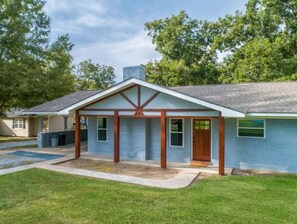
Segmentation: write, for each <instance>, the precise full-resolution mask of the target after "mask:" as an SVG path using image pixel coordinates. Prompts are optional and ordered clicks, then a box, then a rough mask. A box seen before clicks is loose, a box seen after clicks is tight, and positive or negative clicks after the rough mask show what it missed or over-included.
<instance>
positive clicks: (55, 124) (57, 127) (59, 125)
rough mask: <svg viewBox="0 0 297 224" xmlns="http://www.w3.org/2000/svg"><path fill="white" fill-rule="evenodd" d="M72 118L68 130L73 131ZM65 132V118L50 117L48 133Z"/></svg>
mask: <svg viewBox="0 0 297 224" xmlns="http://www.w3.org/2000/svg"><path fill="white" fill-rule="evenodd" d="M72 119H73V118H72V117H68V119H67V129H68V130H72V129H73V128H72V126H73V125H72ZM57 131H64V118H63V117H62V116H51V117H49V124H48V132H57Z"/></svg>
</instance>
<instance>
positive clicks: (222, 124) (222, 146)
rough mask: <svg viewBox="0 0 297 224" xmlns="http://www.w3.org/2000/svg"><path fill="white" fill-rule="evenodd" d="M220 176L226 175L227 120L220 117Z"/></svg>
mask: <svg viewBox="0 0 297 224" xmlns="http://www.w3.org/2000/svg"><path fill="white" fill-rule="evenodd" d="M219 174H220V175H224V174H225V119H224V117H222V116H221V115H220V116H219Z"/></svg>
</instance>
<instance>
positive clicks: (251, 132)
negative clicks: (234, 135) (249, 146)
mask: <svg viewBox="0 0 297 224" xmlns="http://www.w3.org/2000/svg"><path fill="white" fill-rule="evenodd" d="M238 136H242V137H262V138H263V137H264V129H244V128H239V129H238Z"/></svg>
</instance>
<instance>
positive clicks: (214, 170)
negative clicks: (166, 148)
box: [80, 152, 233, 175]
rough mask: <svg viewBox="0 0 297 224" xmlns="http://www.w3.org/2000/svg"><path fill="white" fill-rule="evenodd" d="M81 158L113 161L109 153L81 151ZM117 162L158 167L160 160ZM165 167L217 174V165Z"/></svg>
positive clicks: (226, 173) (228, 171) (184, 164)
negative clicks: (97, 153) (100, 153)
mask: <svg viewBox="0 0 297 224" xmlns="http://www.w3.org/2000/svg"><path fill="white" fill-rule="evenodd" d="M80 158H81V159H90V160H99V161H100V160H101V161H107V162H113V157H112V156H109V155H95V154H89V153H88V152H82V153H81V157H80ZM119 163H125V164H133V165H143V166H153V167H160V161H157V160H145V161H136V160H120V162H119ZM167 168H169V169H195V170H197V171H199V172H202V173H206V174H219V168H218V167H213V166H211V167H193V166H190V163H174V162H167ZM232 170H233V169H232V168H225V175H231V173H232Z"/></svg>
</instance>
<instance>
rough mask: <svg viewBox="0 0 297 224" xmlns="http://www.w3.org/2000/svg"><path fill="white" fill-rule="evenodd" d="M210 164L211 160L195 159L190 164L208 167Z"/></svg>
mask: <svg viewBox="0 0 297 224" xmlns="http://www.w3.org/2000/svg"><path fill="white" fill-rule="evenodd" d="M210 165H211V162H204V161H197V160H192V161H191V164H190V166H196V167H208V166H210Z"/></svg>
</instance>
